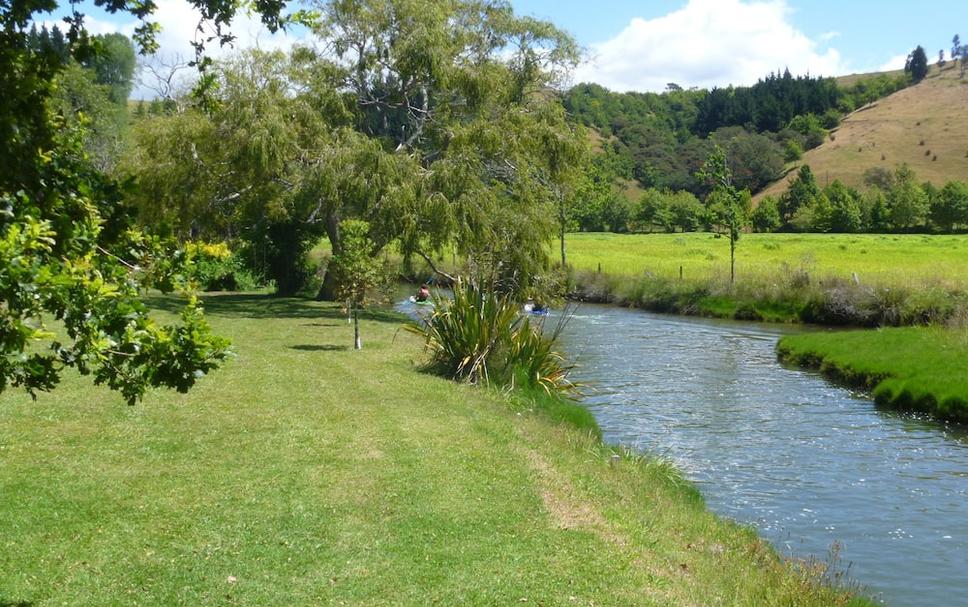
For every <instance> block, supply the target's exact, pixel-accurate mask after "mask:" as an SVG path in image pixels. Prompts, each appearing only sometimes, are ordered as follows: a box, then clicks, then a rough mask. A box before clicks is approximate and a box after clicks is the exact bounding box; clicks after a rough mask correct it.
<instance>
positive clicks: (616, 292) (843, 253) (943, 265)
mask: <svg viewBox="0 0 968 607" xmlns="http://www.w3.org/2000/svg"><path fill="white" fill-rule="evenodd" d="M568 244H569V250H570V262H569V263H571V264H573V265H574V267H575V269H576V271H575V273H574V276H573V295H574V296H575V297H577V298H581V299H585V300H590V301H599V302H604V303H615V304H619V305H628V306H632V307H641V308H644V309H649V310H653V311H659V312H674V313H680V314H690V315H700V316H712V317H720V318H736V319H743V320H765V321H771V322H811V323H819V324H849V325H858V326H884V325H888V326H892V325H909V324H919V323H925V322H939V321H943V320H945V319H947V318H949V317H950V316H952V315H955V314H957V313H959V311H960V310H965V309H968V295H966V292H968V264H966V263H965V262H964V260H965V259H966V258H968V236H924V235H872V234H840V235H835V234H747V235H744V236H743V238H742V239H741V240H740V245H739V249H738V250H737V273H736V274H737V280H736V283H735V284H734V285H731V284H730V283H729V244H728V241H726V240H725V239H723V238H716V237H715V235H712V234H640V235H616V234H573V235H571V236H570V238H569V241H568ZM680 271H681V273H680Z"/></svg>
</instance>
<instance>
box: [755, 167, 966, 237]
mask: <svg viewBox="0 0 968 607" xmlns="http://www.w3.org/2000/svg"><path fill="white" fill-rule="evenodd" d="M864 184H865V185H866V186H867V187H866V189H865V190H864V191H859V190H857V189H855V188H851V187H849V186H846V185H844V184H843V183H841V182H840V181H834V182H833V183H831V184H830V185H828V186H827V187H824V188H821V187H820V186H819V185H818V184H817V181H816V179H815V178H814V175H813V173H812V172H811V171H810V167H809V166H807V165H804V166H803V167H801V168H800V171H799V173H798V174H797V176H796V177H795V178H794V179H793V180H792V181H791V182H790V188H789V189H788V190H787V191H786V192H785V193H784V194H783V195H782V196H780V197H779V198H778V199H774V198H771V197H766V198H764V199H763V200H762V201H760V204H759V206H758V207H757V208H756V210H755V211H754V212H753V216H752V221H753V227H754V229H756V230H757V231H762V232H769V231H777V230H783V231H795V232H847V233H852V232H873V233H885V232H918V233H955V232H965V231H968V183H966V182H963V181H949V182H948V183H947V184H945V185H944V186H943V187H942V188H938V187H936V186H935V185H933V184H931V183H927V182H926V183H918V180H917V176H916V175H915V173H914V171H913V170H912V169H911V168H910V167H908V166H907V165H901V166H899V167H898V168H897V169H895V170H894V171H893V172H891V171H888V170H887V169H883V168H880V167H876V168H872V169H869V170H868V171H867V172H866V173H865V174H864Z"/></svg>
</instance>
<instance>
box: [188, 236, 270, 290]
mask: <svg viewBox="0 0 968 607" xmlns="http://www.w3.org/2000/svg"><path fill="white" fill-rule="evenodd" d="M185 250H186V251H187V253H188V257H189V259H190V260H191V266H190V267H191V280H192V282H193V283H194V284H195V285H196V287H197V288H199V289H201V290H203V291H245V290H250V289H254V288H256V287H257V286H259V281H258V280H256V279H255V277H254V276H253V274H252V273H251V272H250V271H249V270H248V269H247V268H246V267H245V264H244V262H243V261H242V258H241V256H240V255H238V254H235V253H232V250H231V249H230V248H229V246H228V245H227V244H225V243H224V242H214V243H212V242H201V241H197V242H189V243H188V244H187V245H186V246H185Z"/></svg>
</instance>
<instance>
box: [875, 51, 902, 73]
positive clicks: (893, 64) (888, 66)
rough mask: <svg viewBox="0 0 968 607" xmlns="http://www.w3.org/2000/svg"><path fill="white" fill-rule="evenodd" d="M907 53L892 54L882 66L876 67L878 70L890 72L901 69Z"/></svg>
mask: <svg viewBox="0 0 968 607" xmlns="http://www.w3.org/2000/svg"><path fill="white" fill-rule="evenodd" d="M907 58H908V56H907V53H902V54H900V55H894V56H893V57H891V58H890V59H888V60H887V62H886V63H884V64H883V65H882V66H880V67H879V68H877V70H876V71H878V72H890V71H892V70H903V69H904V64H905V63H907Z"/></svg>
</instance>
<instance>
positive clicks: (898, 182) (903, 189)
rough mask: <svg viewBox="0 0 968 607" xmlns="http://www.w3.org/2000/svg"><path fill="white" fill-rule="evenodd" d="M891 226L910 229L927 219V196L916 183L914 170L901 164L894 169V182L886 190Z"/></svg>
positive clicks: (896, 228)
mask: <svg viewBox="0 0 968 607" xmlns="http://www.w3.org/2000/svg"><path fill="white" fill-rule="evenodd" d="M887 205H888V208H889V209H890V218H891V227H892V228H893V229H894V230H898V231H910V230H913V229H915V228H919V227H923V226H924V225H925V223H926V222H927V219H928V210H929V204H928V196H927V194H925V192H924V189H923V188H922V187H921V185H920V184H918V182H917V179H916V177H915V175H914V171H913V170H912V169H911V168H910V167H909V166H907V165H906V164H902V165H901V166H899V167H898V168H897V170H896V171H894V184H893V185H892V187H891V189H890V190H889V191H888V192H887Z"/></svg>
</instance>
